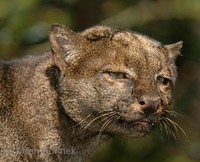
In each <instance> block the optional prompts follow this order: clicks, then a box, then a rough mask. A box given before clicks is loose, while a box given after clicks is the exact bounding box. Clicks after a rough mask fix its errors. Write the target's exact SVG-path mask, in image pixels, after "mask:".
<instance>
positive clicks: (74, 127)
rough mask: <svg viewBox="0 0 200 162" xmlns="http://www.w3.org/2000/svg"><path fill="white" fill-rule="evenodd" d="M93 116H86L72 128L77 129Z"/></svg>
mask: <svg viewBox="0 0 200 162" xmlns="http://www.w3.org/2000/svg"><path fill="white" fill-rule="evenodd" d="M90 116H91V114H89V115H88V116H86V117H85V118H84V119H83V120H81V121H80V122H79V123H77V124H75V125H74V126H73V127H72V128H75V127H76V126H78V125H80V124H82V123H83V122H85V121H86V120H87V119H88V118H89V117H90Z"/></svg>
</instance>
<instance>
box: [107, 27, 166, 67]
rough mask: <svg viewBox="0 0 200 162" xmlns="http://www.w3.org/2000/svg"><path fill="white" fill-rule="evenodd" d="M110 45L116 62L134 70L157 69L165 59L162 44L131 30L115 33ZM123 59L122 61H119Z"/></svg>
mask: <svg viewBox="0 0 200 162" xmlns="http://www.w3.org/2000/svg"><path fill="white" fill-rule="evenodd" d="M113 40H114V43H113V45H112V47H111V48H112V50H113V53H115V55H116V56H115V58H114V57H113V58H114V60H116V63H119V66H120V64H126V66H127V67H129V68H134V69H136V70H145V69H151V70H154V69H155V70H157V69H159V68H160V67H161V64H162V63H164V62H165V61H166V59H165V53H164V51H163V49H162V45H161V44H160V43H159V42H157V41H155V40H152V39H150V38H148V37H146V36H143V35H140V34H138V33H132V32H126V31H125V32H121V33H117V34H116V35H115V36H114V38H113ZM120 60H123V61H120Z"/></svg>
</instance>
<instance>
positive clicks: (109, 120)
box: [98, 115, 115, 138]
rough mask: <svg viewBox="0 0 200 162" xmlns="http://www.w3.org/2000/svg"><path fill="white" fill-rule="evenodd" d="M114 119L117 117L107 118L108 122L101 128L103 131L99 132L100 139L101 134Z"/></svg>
mask: <svg viewBox="0 0 200 162" xmlns="http://www.w3.org/2000/svg"><path fill="white" fill-rule="evenodd" d="M114 117H115V116H113V115H111V116H109V118H107V119H108V120H107V121H106V122H105V123H104V124H103V125H102V127H101V129H100V131H99V135H98V138H100V135H101V133H102V132H103V130H104V129H105V128H106V127H107V126H108V125H109V124H110V123H111V122H112V120H113V118H114Z"/></svg>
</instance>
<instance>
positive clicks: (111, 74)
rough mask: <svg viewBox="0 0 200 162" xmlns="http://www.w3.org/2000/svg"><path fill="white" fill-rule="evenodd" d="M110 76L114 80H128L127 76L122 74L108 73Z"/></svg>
mask: <svg viewBox="0 0 200 162" xmlns="http://www.w3.org/2000/svg"><path fill="white" fill-rule="evenodd" d="M108 74H109V76H110V77H111V78H113V79H127V78H128V77H127V75H126V74H125V73H121V72H108Z"/></svg>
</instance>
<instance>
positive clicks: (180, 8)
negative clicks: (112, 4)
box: [100, 0, 200, 28]
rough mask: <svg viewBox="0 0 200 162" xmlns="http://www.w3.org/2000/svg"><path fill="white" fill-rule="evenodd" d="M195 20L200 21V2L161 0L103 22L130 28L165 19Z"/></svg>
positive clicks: (133, 7)
mask: <svg viewBox="0 0 200 162" xmlns="http://www.w3.org/2000/svg"><path fill="white" fill-rule="evenodd" d="M171 18H177V19H193V20H197V21H199V20H200V1H199V0H192V1H191V0H168V1H166V0H160V1H147V0H143V1H140V2H139V3H138V4H136V5H134V6H131V7H129V8H127V9H126V10H124V11H122V12H120V13H119V14H117V15H115V16H113V17H110V18H108V19H105V20H103V21H101V22H100V23H101V24H104V25H114V26H120V27H125V28H130V27H132V26H136V25H143V24H145V23H148V22H150V21H152V20H162V19H163V20H165V19H171Z"/></svg>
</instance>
